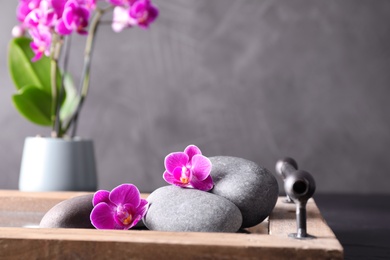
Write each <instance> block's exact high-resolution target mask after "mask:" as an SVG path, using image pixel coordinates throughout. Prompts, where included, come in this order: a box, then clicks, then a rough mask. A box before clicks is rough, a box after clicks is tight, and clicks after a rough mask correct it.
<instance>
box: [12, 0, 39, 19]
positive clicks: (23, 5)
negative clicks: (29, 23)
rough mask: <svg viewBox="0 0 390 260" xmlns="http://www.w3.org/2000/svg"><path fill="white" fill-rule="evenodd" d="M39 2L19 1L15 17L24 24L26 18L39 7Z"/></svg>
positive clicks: (36, 0)
mask: <svg viewBox="0 0 390 260" xmlns="http://www.w3.org/2000/svg"><path fill="white" fill-rule="evenodd" d="M40 3H41V0H20V1H19V4H18V7H17V9H16V16H17V18H18V20H19V21H20V22H24V19H25V18H26V16H27V15H28V14H29V13H30V12H31V11H32V10H34V9H36V8H38V7H39V4H40Z"/></svg>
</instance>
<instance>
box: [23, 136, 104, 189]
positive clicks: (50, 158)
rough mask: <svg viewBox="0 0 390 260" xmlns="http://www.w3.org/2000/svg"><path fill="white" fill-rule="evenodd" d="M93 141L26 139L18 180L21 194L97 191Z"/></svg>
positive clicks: (77, 139) (79, 139)
mask: <svg viewBox="0 0 390 260" xmlns="http://www.w3.org/2000/svg"><path fill="white" fill-rule="evenodd" d="M96 189H97V174H96V163H95V155H94V147H93V141H91V140H84V139H81V138H74V139H69V140H66V139H60V138H43V137H27V138H26V140H25V143H24V149H23V156H22V163H21V168H20V177H19V190H21V191H96Z"/></svg>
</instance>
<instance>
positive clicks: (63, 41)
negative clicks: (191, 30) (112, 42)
mask: <svg viewBox="0 0 390 260" xmlns="http://www.w3.org/2000/svg"><path fill="white" fill-rule="evenodd" d="M109 11H113V20H112V29H113V30H114V31H115V32H120V31H122V30H123V29H125V28H132V27H140V28H143V29H146V28H148V27H149V25H150V24H151V23H152V22H153V21H154V20H155V19H156V18H157V16H158V9H157V7H156V6H155V5H153V4H152V2H151V0H19V4H18V7H17V19H18V20H19V22H20V24H19V25H17V26H15V27H14V29H13V35H14V37H15V38H14V39H13V40H12V41H11V42H10V45H9V56H8V61H9V70H10V74H11V77H12V79H13V82H14V85H15V87H16V89H17V90H18V92H17V93H16V94H15V95H13V98H12V99H13V103H14V104H15V106H16V108H17V110H18V111H19V112H20V113H21V114H22V115H23V116H24V117H25V118H27V119H28V120H30V121H31V122H33V123H35V124H38V125H43V126H51V127H52V134H51V135H52V137H64V136H67V135H68V136H70V137H74V136H75V133H76V128H77V121H78V118H79V114H80V110H81V108H82V106H83V104H84V101H85V98H86V96H87V93H88V89H89V81H90V69H91V59H92V52H93V46H94V42H95V38H96V32H97V29H98V26H99V24H101V20H102V17H103V15H104V14H105V13H107V12H109ZM25 33H28V35H29V37H25V36H24V35H25ZM73 34H79V35H85V36H86V37H87V39H86V44H85V52H84V65H83V70H82V75H81V80H80V84H79V85H80V86H79V88H76V87H75V86H74V84H73V82H72V79H71V77H70V75H69V74H68V73H67V64H68V59H69V49H70V39H71V36H72V35H73ZM70 129H72V133H71V134H68V132H69V131H70Z"/></svg>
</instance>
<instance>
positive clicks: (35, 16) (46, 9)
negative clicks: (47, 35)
mask: <svg viewBox="0 0 390 260" xmlns="http://www.w3.org/2000/svg"><path fill="white" fill-rule="evenodd" d="M56 19H57V15H56V13H55V12H54V10H53V8H52V7H51V5H50V3H49V2H48V1H46V0H42V1H41V3H40V4H39V7H38V8H35V9H34V10H32V11H31V12H30V13H29V14H28V15H27V16H26V17H25V19H24V24H25V26H26V27H28V28H35V27H38V25H43V26H48V27H51V26H54V23H55V22H56Z"/></svg>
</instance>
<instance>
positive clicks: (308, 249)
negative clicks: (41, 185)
mask: <svg viewBox="0 0 390 260" xmlns="http://www.w3.org/2000/svg"><path fill="white" fill-rule="evenodd" d="M82 194H86V193H73V192H50V193H26V192H18V191H0V259H27V258H28V259H36V258H48V259H108V258H114V259H129V258H131V259H156V258H157V259H260V258H262V259H343V248H342V246H341V245H340V243H339V241H338V240H337V239H336V237H335V236H334V234H333V232H332V230H331V229H330V228H329V227H328V226H327V225H326V222H325V221H324V219H323V218H322V216H321V214H320V212H319V210H318V208H317V206H316V205H315V202H314V201H313V200H310V201H309V203H308V208H307V211H308V232H309V233H310V234H312V235H315V236H316V237H317V238H316V239H313V240H295V239H292V238H289V237H288V236H287V234H288V233H291V232H295V228H296V226H295V211H294V205H291V204H285V203H282V201H281V199H279V200H278V203H277V205H276V207H275V209H274V211H273V213H272V214H271V216H270V217H269V219H268V220H266V221H264V222H263V223H261V224H260V225H258V226H256V227H253V228H250V229H248V230H247V231H248V233H195V232H193V233H191V232H158V231H145V230H142V231H140V230H130V231H117V230H104V231H103V230H93V229H38V228H25V227H22V226H24V225H34V224H38V223H39V221H40V219H41V217H42V216H43V215H44V213H45V212H46V211H47V210H48V209H50V208H51V207H52V206H54V205H55V204H56V203H58V202H60V201H62V200H64V199H67V198H70V197H74V196H78V195H82ZM143 196H144V197H146V196H147V194H143ZM26 221H27V222H26ZM18 225H19V226H18Z"/></svg>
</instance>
